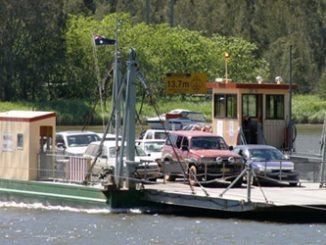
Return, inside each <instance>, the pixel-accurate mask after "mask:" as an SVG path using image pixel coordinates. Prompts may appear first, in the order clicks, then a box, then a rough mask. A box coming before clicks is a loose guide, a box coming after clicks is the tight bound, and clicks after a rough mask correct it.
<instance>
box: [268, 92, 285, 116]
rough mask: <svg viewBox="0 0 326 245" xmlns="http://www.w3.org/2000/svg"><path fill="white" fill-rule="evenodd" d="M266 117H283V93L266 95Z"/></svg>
mask: <svg viewBox="0 0 326 245" xmlns="http://www.w3.org/2000/svg"><path fill="white" fill-rule="evenodd" d="M266 118H267V119H284V95H279V94H278V95H266Z"/></svg>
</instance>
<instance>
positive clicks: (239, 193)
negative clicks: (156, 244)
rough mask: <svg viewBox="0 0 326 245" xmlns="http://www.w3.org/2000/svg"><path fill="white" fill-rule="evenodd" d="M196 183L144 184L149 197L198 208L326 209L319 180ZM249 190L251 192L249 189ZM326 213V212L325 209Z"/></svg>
mask: <svg viewBox="0 0 326 245" xmlns="http://www.w3.org/2000/svg"><path fill="white" fill-rule="evenodd" d="M226 187H227V186H219V185H217V186H216V185H215V186H209V187H203V186H193V187H190V186H189V184H188V183H186V182H182V181H180V182H178V181H176V182H167V183H163V182H162V183H157V184H145V185H144V193H145V195H144V198H145V199H146V201H150V202H154V203H160V204H165V205H170V206H178V207H185V208H186V207H187V208H196V209H202V210H203V211H204V210H207V211H212V210H215V211H226V212H236V213H240V212H252V211H269V210H278V211H281V210H296V208H300V209H302V208H305V209H307V210H324V211H326V188H320V187H319V183H302V184H301V186H297V187H289V186H282V187H280V186H278V187H277V186H264V187H260V186H251V188H250V189H248V188H247V186H246V185H245V184H243V186H242V187H241V188H230V189H228V190H227V191H226ZM248 192H249V193H248ZM325 213H326V212H325Z"/></svg>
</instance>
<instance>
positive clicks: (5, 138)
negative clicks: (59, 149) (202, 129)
mask: <svg viewBox="0 0 326 245" xmlns="http://www.w3.org/2000/svg"><path fill="white" fill-rule="evenodd" d="M136 57H137V56H136V53H135V51H134V50H130V53H129V59H128V76H127V87H128V89H127V94H126V95H125V98H128V99H127V102H126V103H125V110H124V115H121V117H120V116H119V115H120V113H121V111H120V110H119V108H115V110H113V111H112V115H113V114H115V115H117V116H116V118H115V119H116V124H115V126H116V127H115V135H118V136H120V135H121V141H124V142H126V145H127V147H125V144H122V145H121V147H117V151H118V149H119V152H117V154H116V156H117V159H116V168H115V172H114V175H113V176H109V177H112V178H114V182H112V178H93V176H92V168H93V167H94V161H92V162H90V161H88V160H87V159H83V158H79V157H68V158H67V157H66V156H64V155H61V156H60V155H58V154H51V153H50V152H46V151H44V144H49V142H52V144H54V140H50V139H51V138H52V139H53V137H54V135H55V131H56V114H55V113H54V112H46V111H9V112H3V113H0V133H1V137H0V147H1V155H0V200H1V201H16V202H17V201H18V202H20V201H21V202H28V203H34V202H40V203H43V204H45V205H49V204H50V205H60V206H74V207H75V206H77V207H83V208H90V207H91V208H94V207H95V208H105V209H112V208H119V209H121V208H140V209H146V210H148V209H147V208H148V207H149V208H150V209H153V208H154V207H162V209H160V211H161V212H166V211H167V210H169V211H171V212H172V213H174V214H178V213H180V210H181V212H182V210H185V209H194V210H197V211H198V213H199V214H200V213H203V212H206V211H212V212H216V213H219V212H223V213H227V214H234V213H251V212H254V213H255V212H279V213H284V212H286V213H289V212H292V211H293V210H299V211H300V212H301V211H302V210H304V211H306V212H308V213H309V214H310V213H311V212H312V211H316V210H317V211H321V212H325V210H326V198H325V197H326V195H324V194H325V190H326V189H324V188H323V187H324V183H325V182H324V179H321V181H320V183H303V184H302V185H301V186H297V187H277V188H275V187H274V188H273V187H266V188H265V187H264V188H262V187H261V186H252V185H251V181H247V183H246V184H244V185H243V187H240V188H234V187H233V185H234V183H236V182H237V181H238V180H239V179H238V178H236V179H235V180H234V182H232V183H221V182H219V181H216V184H217V187H216V186H215V188H211V187H206V186H204V185H202V184H201V183H197V185H192V184H189V183H188V182H187V179H186V178H181V179H180V180H177V181H175V182H167V181H165V180H164V179H162V180H161V181H157V182H156V183H150V182H147V181H146V180H137V179H135V178H134V176H133V173H134V169H135V166H136V165H137V162H135V152H134V151H135V148H134V147H132V146H133V145H134V144H135V141H136V140H135V123H134V122H135V118H136V115H135V114H136V110H135V104H136V94H135V83H136V78H138V79H140V80H142V82H144V81H143V76H140V77H139V71H138V70H137V67H138V64H137V58H136ZM117 63H121V62H117ZM117 70H118V69H117ZM207 86H208V88H210V89H212V95H213V96H212V105H213V111H212V130H213V133H215V134H218V135H220V136H223V137H224V138H225V139H226V140H227V142H228V143H229V144H230V145H232V144H233V145H236V144H240V143H251V144H255V143H266V144H270V145H273V146H275V147H277V148H282V149H284V150H287V151H292V150H293V148H291V147H292V142H293V140H294V136H293V125H292V122H291V116H290V115H291V113H290V110H291V106H290V102H291V89H292V88H293V87H294V86H293V85H290V84H267V83H261V84H260V83H256V84H254V83H250V84H240V83H233V82H230V81H228V80H226V81H225V82H222V83H217V82H209V83H208V84H207ZM292 86H293V87H292ZM115 89H116V90H115V91H114V98H115V100H116V101H119V96H121V93H120V92H119V90H120V88H119V87H116V88H115ZM116 110H117V111H116ZM121 118H124V120H123V122H124V124H123V125H120V123H121V120H120V119H121ZM249 121H250V123H249ZM111 123H112V121H111V120H110V122H108V126H107V127H106V131H105V132H104V135H103V138H102V141H101V142H102V143H103V141H104V138H105V135H106V134H107V133H109V125H110V124H111ZM250 124H251V125H252V126H250V128H251V129H252V130H251V131H250V130H249V131H246V130H247V127H248V126H249V125H250ZM248 128H249V127H248ZM117 146H118V145H117ZM128 146H130V147H128ZM52 149H54V145H53V146H52ZM324 151H325V150H324ZM124 152H126V160H125V162H123V161H122V159H123V153H124ZM324 163H325V161H322V163H321V169H322V170H323V171H324V172H325V168H324V167H323V166H324ZM123 165H125V166H126V167H127V172H126V173H124V172H123ZM324 172H322V173H321V176H325V174H324ZM245 174H246V175H247V180H250V179H251V176H252V175H251V174H252V172H251V170H250V167H248V168H246V169H244V170H243V172H242V173H241V175H239V178H240V177H242V176H243V175H245Z"/></svg>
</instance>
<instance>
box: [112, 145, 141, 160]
mask: <svg viewBox="0 0 326 245" xmlns="http://www.w3.org/2000/svg"><path fill="white" fill-rule="evenodd" d="M126 152H127V151H126V149H125V151H124V152H123V155H124V157H126ZM109 153H110V157H116V147H115V146H113V147H110V149H109ZM135 155H136V156H140V157H143V156H147V154H146V152H145V151H144V150H143V149H142V148H141V147H140V146H138V145H137V146H135Z"/></svg>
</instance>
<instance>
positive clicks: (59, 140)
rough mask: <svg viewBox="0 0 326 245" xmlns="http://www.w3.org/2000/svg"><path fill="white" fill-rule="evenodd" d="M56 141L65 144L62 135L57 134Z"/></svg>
mask: <svg viewBox="0 0 326 245" xmlns="http://www.w3.org/2000/svg"><path fill="white" fill-rule="evenodd" d="M55 143H56V144H58V143H61V144H65V142H64V140H63V137H62V135H56V136H55Z"/></svg>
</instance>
